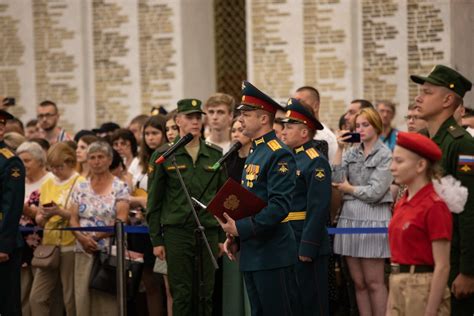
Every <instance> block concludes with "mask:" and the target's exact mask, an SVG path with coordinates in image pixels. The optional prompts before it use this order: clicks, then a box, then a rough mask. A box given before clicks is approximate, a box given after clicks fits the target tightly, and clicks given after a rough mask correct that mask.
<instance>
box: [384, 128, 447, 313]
mask: <svg viewBox="0 0 474 316" xmlns="http://www.w3.org/2000/svg"><path fill="white" fill-rule="evenodd" d="M441 156H442V153H441V150H440V149H439V147H438V145H436V144H435V143H434V142H433V141H432V140H431V139H429V138H428V137H425V136H423V135H421V134H414V133H405V132H400V133H399V134H398V137H397V145H396V146H395V149H394V151H393V159H392V164H391V166H390V171H391V172H392V175H393V177H394V180H395V182H397V183H398V184H401V185H406V187H407V190H406V192H405V195H404V196H403V197H402V198H401V199H400V201H399V202H398V203H397V204H396V206H395V210H394V214H393V217H392V220H391V221H390V224H389V228H388V232H389V233H388V237H389V243H390V251H391V261H392V273H391V275H390V287H389V288H390V292H389V299H388V301H389V302H388V313H387V314H388V315H449V313H450V308H449V306H450V305H449V300H450V292H449V288H448V286H447V282H448V275H449V254H450V246H451V235H452V215H451V212H450V211H449V209H448V206H447V205H446V203H445V202H444V201H443V200H442V199H441V198H440V196H439V195H438V194H437V193H436V191H435V189H434V186H433V182H432V180H433V178H434V177H435V174H434V173H435V171H434V170H436V168H435V164H436V163H437V162H438V161H439V160H440V159H441Z"/></svg>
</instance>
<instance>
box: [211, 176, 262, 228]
mask: <svg viewBox="0 0 474 316" xmlns="http://www.w3.org/2000/svg"><path fill="white" fill-rule="evenodd" d="M265 206H267V203H265V201H263V200H262V199H261V198H259V197H258V196H256V195H255V194H253V193H252V192H250V191H249V190H247V189H245V188H244V187H242V186H241V185H240V184H239V183H237V182H236V181H235V180H233V179H232V178H229V179H228V180H227V181H226V183H224V185H223V186H222V188H221V189H220V190H219V191H218V192H217V194H216V196H215V197H214V198H213V199H212V201H211V202H210V203H209V205H208V206H207V210H208V211H209V212H211V213H212V214H213V215H215V216H217V217H219V218H220V219H222V220H224V221H225V219H224V216H223V215H222V214H223V213H224V212H225V213H227V214H228V215H229V216H230V217H232V218H233V219H234V220H238V219H241V218H244V217H248V216H252V215H255V214H257V213H258V212H260V211H261V210H262V209H263V208H264V207H265Z"/></svg>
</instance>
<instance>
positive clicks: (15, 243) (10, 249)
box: [0, 110, 25, 315]
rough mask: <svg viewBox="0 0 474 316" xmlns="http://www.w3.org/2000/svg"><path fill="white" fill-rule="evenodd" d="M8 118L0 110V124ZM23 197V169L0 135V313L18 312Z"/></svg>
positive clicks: (18, 159) (19, 304)
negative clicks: (2, 259) (3, 255)
mask: <svg viewBox="0 0 474 316" xmlns="http://www.w3.org/2000/svg"><path fill="white" fill-rule="evenodd" d="M9 118H12V116H11V115H10V114H8V113H7V112H5V111H3V110H0V124H3V125H4V124H5V120H6V119H9ZM24 198H25V168H24V166H23V163H22V162H21V160H20V158H18V157H16V156H15V155H14V153H13V152H12V151H11V150H10V149H8V148H6V147H5V143H4V142H3V135H1V137H0V253H6V254H8V256H9V260H7V261H5V262H2V263H0V315H21V301H20V297H21V292H20V269H21V247H22V245H23V241H22V238H21V235H20V232H19V221H20V217H21V214H22V212H23V201H24Z"/></svg>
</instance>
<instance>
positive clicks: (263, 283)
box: [244, 266, 301, 316]
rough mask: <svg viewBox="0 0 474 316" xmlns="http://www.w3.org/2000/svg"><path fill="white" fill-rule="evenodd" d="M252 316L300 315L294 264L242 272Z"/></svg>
mask: <svg viewBox="0 0 474 316" xmlns="http://www.w3.org/2000/svg"><path fill="white" fill-rule="evenodd" d="M244 279H245V286H246V288H247V293H248V296H249V301H250V307H251V309H252V316H275V315H285V316H300V315H301V304H300V303H299V300H298V289H297V286H296V277H295V271H294V266H289V267H284V268H278V269H272V270H261V271H252V272H244Z"/></svg>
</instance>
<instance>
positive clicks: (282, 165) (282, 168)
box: [278, 162, 290, 174]
mask: <svg viewBox="0 0 474 316" xmlns="http://www.w3.org/2000/svg"><path fill="white" fill-rule="evenodd" d="M288 170H290V169H288V163H287V162H279V163H278V172H279V173H281V174H285V173H287V172H288Z"/></svg>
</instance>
